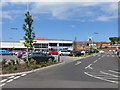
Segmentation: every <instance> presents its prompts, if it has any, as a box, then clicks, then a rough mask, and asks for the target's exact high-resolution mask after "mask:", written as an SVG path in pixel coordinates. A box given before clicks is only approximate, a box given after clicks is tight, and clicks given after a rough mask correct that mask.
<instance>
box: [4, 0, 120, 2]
mask: <svg viewBox="0 0 120 90" xmlns="http://www.w3.org/2000/svg"><path fill="white" fill-rule="evenodd" d="M2 1H3V2H28V1H29V2H118V1H119V0H2Z"/></svg>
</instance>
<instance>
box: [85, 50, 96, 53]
mask: <svg viewBox="0 0 120 90" xmlns="http://www.w3.org/2000/svg"><path fill="white" fill-rule="evenodd" d="M86 53H94V50H87V51H86Z"/></svg>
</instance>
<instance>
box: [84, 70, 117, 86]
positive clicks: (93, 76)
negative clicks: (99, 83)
mask: <svg viewBox="0 0 120 90" xmlns="http://www.w3.org/2000/svg"><path fill="white" fill-rule="evenodd" d="M84 73H85V74H86V75H88V76H91V77H93V78H97V79H100V80H104V81H108V82H111V83H115V84H118V81H112V80H107V79H104V78H102V77H96V76H94V75H91V74H89V73H87V72H84Z"/></svg>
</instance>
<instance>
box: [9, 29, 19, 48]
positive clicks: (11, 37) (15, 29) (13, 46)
mask: <svg viewBox="0 0 120 90" xmlns="http://www.w3.org/2000/svg"><path fill="white" fill-rule="evenodd" d="M10 29H11V30H17V28H13V27H12V28H10ZM10 39H13V38H12V37H10ZM13 50H14V42H13Z"/></svg>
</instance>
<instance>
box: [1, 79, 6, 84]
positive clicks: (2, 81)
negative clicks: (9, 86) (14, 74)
mask: <svg viewBox="0 0 120 90" xmlns="http://www.w3.org/2000/svg"><path fill="white" fill-rule="evenodd" d="M7 80H8V79H3V80H1V81H0V82H1V83H3V82H5V81H7Z"/></svg>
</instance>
